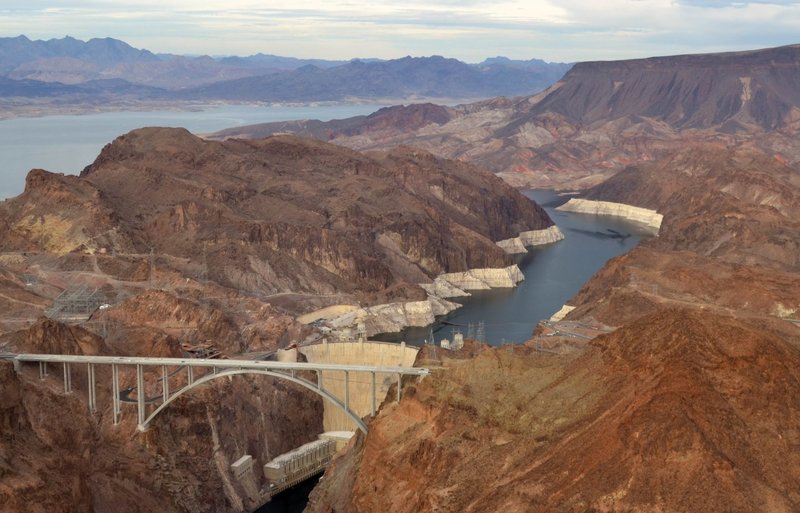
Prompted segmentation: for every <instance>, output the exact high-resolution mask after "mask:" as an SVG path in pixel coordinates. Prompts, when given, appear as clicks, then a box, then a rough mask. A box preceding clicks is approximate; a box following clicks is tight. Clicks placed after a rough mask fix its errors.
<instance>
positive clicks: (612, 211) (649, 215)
mask: <svg viewBox="0 0 800 513" xmlns="http://www.w3.org/2000/svg"><path fill="white" fill-rule="evenodd" d="M556 210H561V211H563V212H575V213H578V214H592V215H601V216H614V217H621V218H623V219H626V220H628V221H632V222H634V223H638V224H641V225H643V226H645V227H646V228H648V229H649V230H651V231H652V232H653V234H654V235H657V234H658V231H659V229H660V228H661V221H663V219H664V216H663V215H662V214H659V213H658V212H656V211H655V210H650V209H647V208H641V207H635V206H633V205H626V204H624V203H612V202H610V201H594V200H585V199H580V198H570V199H569V201H567V202H566V203H564V204H563V205H561V206H560V207H558V208H556Z"/></svg>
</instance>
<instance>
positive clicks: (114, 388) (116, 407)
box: [111, 363, 122, 426]
mask: <svg viewBox="0 0 800 513" xmlns="http://www.w3.org/2000/svg"><path fill="white" fill-rule="evenodd" d="M111 409H112V412H113V414H112V415H113V416H114V425H115V426H116V425H117V424H119V418H120V413H122V409H121V408H120V399H119V367H118V366H117V364H116V363H113V364H111Z"/></svg>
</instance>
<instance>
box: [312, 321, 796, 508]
mask: <svg viewBox="0 0 800 513" xmlns="http://www.w3.org/2000/svg"><path fill="white" fill-rule="evenodd" d="M789 337H790V335H785V334H780V332H778V331H774V330H772V329H771V328H769V327H768V326H764V325H759V324H752V323H749V322H745V321H742V320H737V319H734V318H730V317H724V316H719V315H716V314H709V313H705V312H701V311H693V310H684V309H671V310H666V311H663V312H660V313H658V314H654V315H650V316H647V317H644V318H642V319H640V320H639V321H636V322H634V323H632V324H629V325H627V326H624V327H622V328H620V329H618V330H617V331H616V332H615V333H612V334H609V335H604V336H602V337H600V338H598V339H596V340H595V341H594V342H593V343H592V347H591V349H590V350H589V352H588V353H586V354H585V355H583V356H579V357H573V358H566V357H558V356H550V355H542V354H540V353H538V354H537V353H530V354H528V353H523V351H521V350H517V351H515V352H514V353H511V352H510V351H508V350H507V349H494V350H489V351H485V352H483V353H482V354H481V355H480V356H479V357H477V358H476V359H473V360H466V361H465V360H458V361H456V360H447V361H446V362H445V368H444V369H443V370H441V371H438V372H437V373H436V374H435V375H434V377H433V378H431V379H426V380H424V381H422V382H420V383H419V384H418V385H416V387H415V388H414V389H413V392H407V395H406V397H405V399H404V400H403V401H402V403H401V404H400V405H398V406H394V407H393V406H389V407H385V408H384V410H383V411H382V412H381V414H380V415H379V417H378V419H377V420H376V421H374V422H372V424H371V425H370V433H369V436H368V437H367V438H366V441H365V442H363V445H362V446H361V447H359V448H357V450H356V451H353V454H351V455H348V457H347V458H345V459H343V460H340V461H339V462H338V463H337V464H336V466H335V467H334V471H333V472H331V471H329V474H331V477H330V480H329V478H328V477H326V479H324V480H323V481H322V483H323V484H322V485H321V486H320V487H319V488H318V489H317V490H315V492H314V494H313V495H312V504H313V506H312V508H311V511H315V512H318V511H333V510H334V507H335V506H338V508H336V509H337V510H338V509H339V508H341V509H344V510H347V511H357V512H378V511H396V512H404V511H408V512H411V511H441V512H448V511H452V512H456V511H460V512H461V511H463V512H482V511H485V512H495V511H507V512H516V511H519V512H523V511H524V512H584V511H585V512H589V511H592V512H596V511H604V512H637V513H638V512H656V511H661V512H663V511H669V512H696V511H726V512H757V511H764V512H787V513H788V512H791V511H797V509H798V508H800V494H798V492H797V490H798V489H800V488H799V487H798V485H800V456H798V454H800V452H798V449H800V436H798V433H800V430H799V429H798V428H799V427H800V424H798V421H797V418H798V414H799V413H800V395H798V394H800V373H798V370H797V369H798V368H800V367H798V366H799V365H800V350H798V347H797V346H796V344H794V343H790V342H789V341H788V340H789ZM348 467H349V468H350V471H349V473H345V474H342V475H339V474H337V472H336V471H337V469H339V468H343V469H346V468H348ZM348 476H349V477H348ZM376 490H381V492H380V493H375V491H376Z"/></svg>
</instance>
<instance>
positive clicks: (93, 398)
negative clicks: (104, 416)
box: [86, 363, 97, 413]
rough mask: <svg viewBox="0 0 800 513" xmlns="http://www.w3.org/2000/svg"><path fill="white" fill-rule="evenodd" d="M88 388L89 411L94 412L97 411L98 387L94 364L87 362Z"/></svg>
mask: <svg viewBox="0 0 800 513" xmlns="http://www.w3.org/2000/svg"><path fill="white" fill-rule="evenodd" d="M86 378H87V382H86V388H87V391H88V394H89V411H90V412H92V413H94V412H96V411H97V389H96V388H95V378H94V364H93V363H87V364H86Z"/></svg>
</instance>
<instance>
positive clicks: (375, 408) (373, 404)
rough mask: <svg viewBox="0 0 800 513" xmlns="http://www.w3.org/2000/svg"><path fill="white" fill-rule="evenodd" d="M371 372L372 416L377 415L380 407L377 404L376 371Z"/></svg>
mask: <svg viewBox="0 0 800 513" xmlns="http://www.w3.org/2000/svg"><path fill="white" fill-rule="evenodd" d="M370 374H371V375H372V409H371V410H370V414H369V416H370V417H374V416H375V412H376V411H377V409H378V407H377V404H376V403H377V397H376V396H377V395H378V394H377V391H376V386H375V373H374V372H370Z"/></svg>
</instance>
